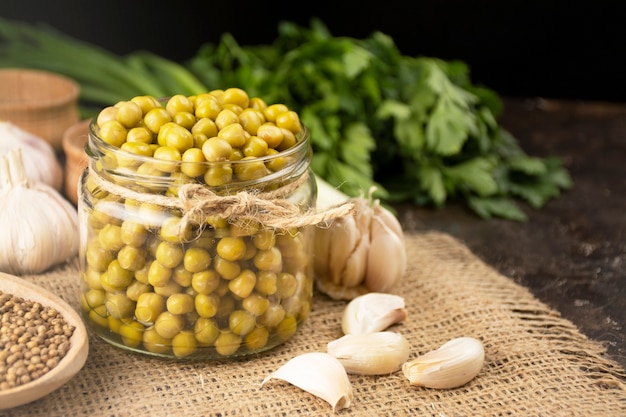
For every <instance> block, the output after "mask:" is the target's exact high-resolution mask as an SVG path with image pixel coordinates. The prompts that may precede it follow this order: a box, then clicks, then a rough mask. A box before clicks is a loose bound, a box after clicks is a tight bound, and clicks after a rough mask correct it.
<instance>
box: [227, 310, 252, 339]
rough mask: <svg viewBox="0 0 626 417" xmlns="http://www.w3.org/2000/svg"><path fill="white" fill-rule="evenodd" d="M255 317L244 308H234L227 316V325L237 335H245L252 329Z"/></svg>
mask: <svg viewBox="0 0 626 417" xmlns="http://www.w3.org/2000/svg"><path fill="white" fill-rule="evenodd" d="M255 324H256V319H255V318H254V316H253V315H252V314H250V313H249V312H247V311H245V310H235V311H233V312H232V313H230V316H228V327H229V328H230V330H231V331H232V332H233V333H235V334H237V335H239V336H245V335H247V334H248V333H250V332H251V331H252V329H254V326H255Z"/></svg>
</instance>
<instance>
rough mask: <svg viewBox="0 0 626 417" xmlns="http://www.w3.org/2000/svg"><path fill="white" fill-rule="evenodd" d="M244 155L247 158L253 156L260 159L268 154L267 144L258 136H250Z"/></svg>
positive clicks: (245, 145)
mask: <svg viewBox="0 0 626 417" xmlns="http://www.w3.org/2000/svg"><path fill="white" fill-rule="evenodd" d="M242 150H243V154H244V155H245V156H253V157H256V158H260V157H262V156H265V155H266V154H267V150H268V146H267V142H265V141H264V140H263V139H261V138H259V137H258V136H250V137H249V138H248V139H247V140H246V143H244V145H243V149H242Z"/></svg>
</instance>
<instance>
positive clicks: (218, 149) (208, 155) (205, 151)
mask: <svg viewBox="0 0 626 417" xmlns="http://www.w3.org/2000/svg"><path fill="white" fill-rule="evenodd" d="M232 153H233V147H232V145H231V144H230V143H228V141H226V139H223V138H219V137H216V136H215V137H209V139H207V140H206V142H204V144H203V145H202V155H203V156H204V158H205V160H206V161H208V162H224V161H229V160H230V156H231V154H232Z"/></svg>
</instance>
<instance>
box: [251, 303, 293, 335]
mask: <svg viewBox="0 0 626 417" xmlns="http://www.w3.org/2000/svg"><path fill="white" fill-rule="evenodd" d="M286 315H287V313H286V312H285V308H284V307H283V306H282V305H280V304H275V303H271V304H270V305H269V306H268V307H267V309H266V310H265V313H263V315H262V316H261V317H259V319H258V321H259V323H260V324H262V325H264V326H266V327H268V328H270V329H272V328H275V327H277V326H278V325H279V324H280V323H281V322H282V321H283V320H284V319H285V316H286Z"/></svg>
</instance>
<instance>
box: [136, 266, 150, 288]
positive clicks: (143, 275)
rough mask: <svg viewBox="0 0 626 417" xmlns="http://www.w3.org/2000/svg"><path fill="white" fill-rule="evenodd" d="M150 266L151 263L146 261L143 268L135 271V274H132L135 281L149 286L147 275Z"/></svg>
mask: <svg viewBox="0 0 626 417" xmlns="http://www.w3.org/2000/svg"><path fill="white" fill-rule="evenodd" d="M151 265H152V262H147V261H146V264H145V265H144V266H143V268H141V269H138V270H136V271H135V274H134V275H135V279H136V280H137V281H139V282H142V283H144V284H149V283H150V281H149V280H148V273H149V272H150V266H151Z"/></svg>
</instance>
